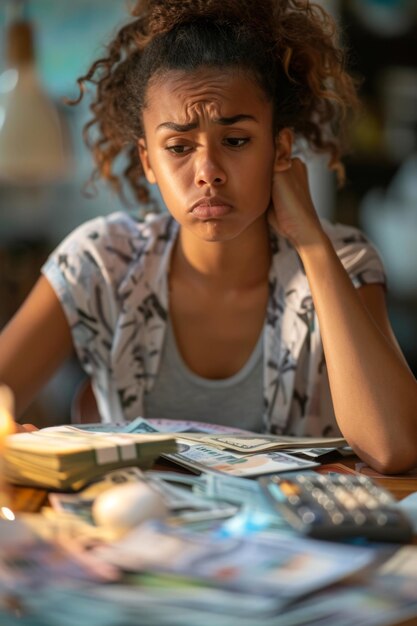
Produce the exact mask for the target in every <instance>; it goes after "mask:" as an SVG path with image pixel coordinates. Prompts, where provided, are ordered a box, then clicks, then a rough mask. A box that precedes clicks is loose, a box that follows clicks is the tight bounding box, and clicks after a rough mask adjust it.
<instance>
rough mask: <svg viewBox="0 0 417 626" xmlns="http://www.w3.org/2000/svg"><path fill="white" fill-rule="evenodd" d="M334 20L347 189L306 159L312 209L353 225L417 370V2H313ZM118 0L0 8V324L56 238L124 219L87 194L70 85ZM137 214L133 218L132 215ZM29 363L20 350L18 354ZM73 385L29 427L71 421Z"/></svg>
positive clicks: (120, 6) (115, 19)
mask: <svg viewBox="0 0 417 626" xmlns="http://www.w3.org/2000/svg"><path fill="white" fill-rule="evenodd" d="M322 4H323V5H325V7H326V8H327V9H328V10H329V11H331V12H332V13H333V14H334V15H335V17H336V19H337V20H338V21H339V22H340V25H341V28H342V36H343V39H344V42H345V44H346V45H347V46H348V48H349V50H350V53H349V64H350V68H351V70H352V71H353V72H354V74H356V75H357V76H358V77H362V81H363V82H362V87H361V96H362V101H363V111H362V114H361V116H360V118H359V119H358V121H357V122H356V124H355V126H354V128H353V129H352V148H353V150H352V154H351V155H350V156H349V157H348V158H347V159H346V170H347V182H346V185H345V186H344V188H343V189H340V190H337V189H336V185H335V182H334V180H333V178H332V176H330V175H329V174H328V173H327V171H326V168H325V165H324V161H323V159H320V158H312V159H310V161H309V169H310V179H311V183H312V187H313V195H314V199H315V203H316V207H317V209H318V211H319V213H320V214H321V215H322V216H324V217H327V218H329V219H331V220H332V221H338V222H343V223H346V224H352V225H355V226H359V227H360V228H362V229H363V230H364V232H365V233H366V234H367V235H368V236H369V237H370V238H371V239H372V241H373V242H374V243H375V244H376V246H377V247H378V249H379V251H380V253H381V255H382V258H383V260H384V262H385V266H386V271H387V276H388V287H389V295H388V305H389V311H390V317H391V321H392V324H393V326H394V330H395V332H396V335H397V337H398V340H399V342H400V344H401V347H402V349H403V351H404V353H405V355H406V358H407V360H408V362H409V364H410V366H411V368H412V369H413V371H414V373H415V374H417V333H416V329H417V2H416V1H415V0H327V1H326V0H322ZM127 8H128V2H127V1H125V0H88V1H87V0H71V2H66V1H65V0H31V1H23V0H22V1H20V0H0V329H1V328H2V327H3V326H4V325H5V324H6V323H7V321H8V320H9V319H10V317H11V316H12V315H13V313H14V312H15V311H16V310H17V308H18V307H19V305H20V304H21V302H22V300H23V299H24V298H25V296H26V295H27V294H28V292H29V291H30V289H31V287H32V286H33V284H34V283H35V281H36V279H37V277H38V276H39V269H40V267H41V265H42V264H43V262H44V261H45V260H46V258H47V256H48V254H49V253H50V252H51V251H52V250H53V249H54V247H55V246H56V245H57V244H58V243H59V242H60V240H61V239H62V238H63V237H64V236H65V235H66V234H67V233H69V232H70V231H71V230H72V229H73V228H75V227H76V226H77V225H78V224H80V223H81V222H84V221H85V220H87V219H90V218H91V217H94V216H97V215H103V214H107V213H110V212H112V211H115V210H120V209H123V210H126V208H125V207H123V206H121V204H120V202H119V200H118V198H117V197H115V196H114V195H113V194H112V192H111V191H109V190H108V189H107V188H104V187H103V186H101V185H98V188H97V194H96V195H95V196H94V197H93V198H87V197H85V195H83V187H84V185H85V182H86V181H87V179H88V177H89V175H90V173H91V168H92V162H91V158H90V155H89V153H88V151H87V150H86V149H85V147H84V146H83V142H82V137H81V133H82V127H83V124H84V123H85V122H86V121H87V119H88V98H86V99H85V101H83V103H82V104H81V105H78V106H77V107H69V106H67V105H65V104H64V103H63V98H64V97H75V96H76V95H77V93H78V90H77V87H76V79H77V77H79V76H80V75H82V74H83V73H84V72H85V71H86V69H87V68H88V67H89V65H90V63H91V62H92V61H93V60H95V59H96V58H98V57H99V56H100V55H101V54H102V53H103V52H104V45H105V43H106V42H107V41H108V40H109V38H110V37H111V36H112V34H114V33H115V31H116V30H117V29H118V28H119V27H120V26H121V25H122V24H123V23H124V22H125V21H126V19H127ZM130 210H135V209H130ZM28 358H30V355H28ZM82 377H83V374H82V372H81V371H80V368H79V366H78V364H77V363H76V361H75V360H74V361H71V362H70V363H68V364H66V365H65V366H64V367H63V368H62V369H61V370H60V371H59V372H58V373H57V375H56V376H55V377H54V378H53V379H52V380H51V382H50V383H49V384H48V385H47V386H46V388H45V389H44V390H43V392H42V393H41V394H40V396H39V397H38V398H37V400H36V401H35V402H34V403H33V405H32V406H31V407H30V408H29V409H28V411H27V414H26V416H25V420H26V421H31V422H34V423H36V424H38V425H40V426H42V425H46V424H50V423H61V422H65V421H68V420H69V415H70V406H71V400H72V398H73V395H74V392H75V390H76V388H77V386H78V384H79V382H80V381H81V379H82Z"/></svg>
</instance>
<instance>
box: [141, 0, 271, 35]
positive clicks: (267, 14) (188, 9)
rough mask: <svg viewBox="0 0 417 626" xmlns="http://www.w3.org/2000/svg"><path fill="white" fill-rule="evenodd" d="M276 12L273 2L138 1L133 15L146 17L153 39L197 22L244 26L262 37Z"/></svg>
mask: <svg viewBox="0 0 417 626" xmlns="http://www.w3.org/2000/svg"><path fill="white" fill-rule="evenodd" d="M273 10H274V2H273V1H272V0H263V2H254V0H227V2H225V1H224V0H139V1H138V2H137V3H136V5H135V7H134V9H133V11H132V13H133V15H141V16H144V15H146V18H147V20H146V21H147V31H148V34H149V35H151V36H154V35H157V34H161V33H164V32H167V31H169V30H171V29H172V28H174V27H176V26H178V25H180V24H186V23H187V22H190V21H192V20H195V19H198V18H200V19H204V18H207V19H214V20H215V21H216V22H226V23H227V22H230V23H236V22H241V23H242V22H243V23H246V24H248V25H250V27H251V29H252V30H254V31H255V32H256V31H260V32H262V33H263V34H265V33H266V32H268V31H269V30H270V24H271V16H272V12H273Z"/></svg>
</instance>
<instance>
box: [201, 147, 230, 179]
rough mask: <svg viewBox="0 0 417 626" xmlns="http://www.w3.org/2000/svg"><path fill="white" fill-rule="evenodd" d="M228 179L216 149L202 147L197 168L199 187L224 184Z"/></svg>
mask: <svg viewBox="0 0 417 626" xmlns="http://www.w3.org/2000/svg"><path fill="white" fill-rule="evenodd" d="M226 179H227V177H226V172H225V171H224V168H223V167H222V165H221V163H220V160H219V159H218V158H217V155H216V154H215V151H214V150H211V149H210V148H204V149H202V150H201V152H200V154H199V155H198V158H197V162H196V168H195V184H196V185H197V187H204V186H206V185H214V186H219V185H223V184H224V183H225V182H226Z"/></svg>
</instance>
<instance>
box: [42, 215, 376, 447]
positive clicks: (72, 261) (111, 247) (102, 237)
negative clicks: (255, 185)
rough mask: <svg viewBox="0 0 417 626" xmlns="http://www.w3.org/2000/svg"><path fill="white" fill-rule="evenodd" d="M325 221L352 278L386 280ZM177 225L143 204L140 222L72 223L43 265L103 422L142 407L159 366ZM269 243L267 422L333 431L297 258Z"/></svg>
mask: <svg viewBox="0 0 417 626" xmlns="http://www.w3.org/2000/svg"><path fill="white" fill-rule="evenodd" d="M323 227H324V229H325V231H326V232H327V234H328V236H329V237H330V239H331V241H332V242H333V245H334V247H335V250H336V252H337V254H338V256H339V258H340V260H341V262H342V263H343V265H344V267H345V269H346V271H347V272H348V274H349V276H350V278H351V280H352V282H353V284H354V285H355V287H360V286H361V285H364V284H368V283H382V284H385V276H384V271H383V267H382V264H381V261H380V259H379V256H378V254H377V252H376V251H375V249H374V248H373V247H372V246H371V245H370V244H369V242H368V241H367V240H366V239H365V237H364V236H363V235H362V234H361V233H360V232H359V231H358V230H357V229H355V228H352V227H347V226H341V225H330V224H329V223H327V222H323ZM178 229H179V227H178V224H177V223H176V222H175V221H174V220H173V218H172V217H171V216H170V215H168V214H164V215H155V214H150V215H148V216H147V217H146V219H145V221H141V222H139V221H136V220H135V219H133V218H132V217H131V216H129V215H127V214H125V213H122V212H118V213H113V214H111V215H109V216H107V217H100V218H96V219H93V220H91V221H89V222H86V223H85V224H83V225H82V226H80V227H78V228H77V229H76V230H75V231H74V232H73V233H71V234H70V235H69V236H68V237H67V238H66V239H65V240H64V241H63V242H62V243H61V244H60V245H59V246H58V248H57V249H56V250H55V251H54V252H53V253H52V254H51V256H50V257H49V259H48V261H47V262H46V264H45V265H44V267H43V268H42V271H43V273H44V275H45V276H46V278H47V279H48V280H49V282H50V283H51V285H52V287H53V288H54V290H55V291H56V293H57V296H58V298H59V299H60V301H61V304H62V306H63V309H64V312H65V314H66V316H67V319H68V321H69V324H70V327H71V332H72V338H73V343H74V346H75V349H76V352H77V355H78V358H79V360H80V362H81V365H82V366H83V368H84V370H85V371H86V372H87V374H88V375H89V376H90V377H91V380H92V386H93V389H94V393H95V395H96V399H97V403H98V408H99V411H100V414H101V416H102V420H103V421H104V422H111V421H116V420H121V419H128V420H130V419H134V418H135V417H137V416H138V415H142V416H143V415H144V408H143V407H144V394H146V393H147V392H148V391H149V390H150V389H151V388H152V385H153V382H154V379H155V376H156V373H157V372H158V367H159V364H160V356H161V352H162V346H163V342H164V337H165V331H166V326H167V319H168V311H169V293H168V272H169V265H170V256H171V251H172V249H173V244H174V242H175V240H176V237H177V234H178ZM270 245H271V250H272V261H271V267H270V273H269V301H268V305H267V311H266V318H265V325H264V340H263V396H264V402H263V404H264V413H263V416H262V419H263V426H264V430H265V431H266V432H272V433H276V434H283V433H286V434H294V435H303V434H304V435H311V436H319V435H324V436H326V435H328V436H333V435H335V434H339V432H340V431H339V430H338V427H337V424H336V421H335V418H334V414H333V408H332V402H331V398H330V392H329V386H328V379H327V372H326V366H325V362H324V357H323V348H322V343H321V338H320V328H319V324H318V320H317V316H316V313H315V310H314V306H313V301H312V296H311V292H310V287H309V284H308V281H307V278H306V275H305V272H304V269H303V266H302V263H301V261H300V258H299V256H298V254H297V253H296V251H295V249H294V248H293V247H292V246H291V244H290V243H289V242H288V241H287V240H286V239H285V238H283V237H280V236H277V235H276V234H275V233H274V232H273V231H271V232H270ZM145 417H146V416H145ZM163 417H169V416H163Z"/></svg>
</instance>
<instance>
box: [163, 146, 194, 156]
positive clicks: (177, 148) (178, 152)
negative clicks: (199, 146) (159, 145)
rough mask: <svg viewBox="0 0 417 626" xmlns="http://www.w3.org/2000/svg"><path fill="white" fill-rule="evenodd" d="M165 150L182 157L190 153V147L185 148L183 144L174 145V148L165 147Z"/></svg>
mask: <svg viewBox="0 0 417 626" xmlns="http://www.w3.org/2000/svg"><path fill="white" fill-rule="evenodd" d="M165 150H167V151H168V152H171V154H175V155H178V156H182V155H184V154H188V153H189V152H191V150H192V147H191V146H186V145H184V144H175V145H174V146H167V147H166V148H165Z"/></svg>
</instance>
